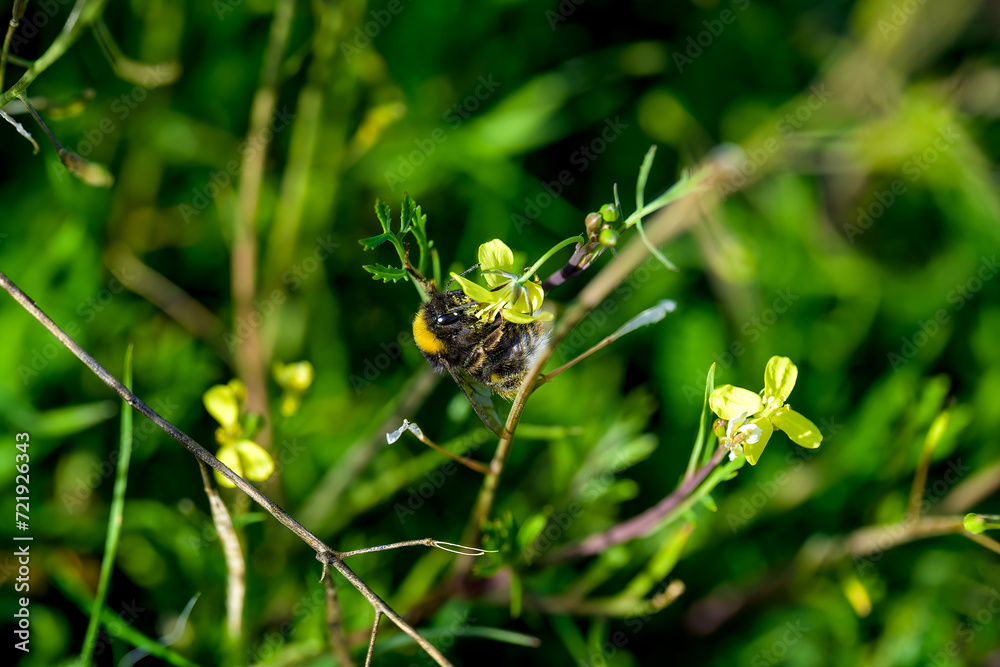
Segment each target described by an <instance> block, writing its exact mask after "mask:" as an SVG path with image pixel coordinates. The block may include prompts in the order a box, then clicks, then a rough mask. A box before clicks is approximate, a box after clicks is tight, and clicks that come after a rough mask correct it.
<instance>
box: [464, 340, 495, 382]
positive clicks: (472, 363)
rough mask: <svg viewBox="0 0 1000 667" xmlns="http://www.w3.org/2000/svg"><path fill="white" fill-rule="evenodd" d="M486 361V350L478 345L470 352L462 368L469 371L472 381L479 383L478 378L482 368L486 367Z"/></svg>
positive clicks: (480, 375)
mask: <svg viewBox="0 0 1000 667" xmlns="http://www.w3.org/2000/svg"><path fill="white" fill-rule="evenodd" d="M488 359H489V357H488V356H486V350H485V349H484V348H483V346H482V345H479V346H477V347H476V348H475V349H474V350H473V351H472V354H470V355H469V356H468V358H467V359H466V360H465V363H464V364H462V366H463V367H464V368H465V370H467V371H469V375H471V376H472V377H473V379H475V380H477V381H480V382H481V381H482V380H480V378H481V377H482V373H483V367H484V366H485V365H486V362H487V360H488Z"/></svg>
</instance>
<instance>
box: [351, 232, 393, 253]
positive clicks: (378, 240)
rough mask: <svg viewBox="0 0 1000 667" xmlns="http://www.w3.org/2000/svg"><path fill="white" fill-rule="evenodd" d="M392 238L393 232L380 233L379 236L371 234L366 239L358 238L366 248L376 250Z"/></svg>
mask: <svg viewBox="0 0 1000 667" xmlns="http://www.w3.org/2000/svg"><path fill="white" fill-rule="evenodd" d="M391 238H392V234H379V235H378V236H369V237H368V238H366V239H358V243H360V244H361V246H362V247H363V248H364V249H365V250H374V249H375V248H377V247H379V246H380V245H382V244H383V243H385V242H386V241H388V240H390V239H391Z"/></svg>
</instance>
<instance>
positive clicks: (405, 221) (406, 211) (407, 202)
mask: <svg viewBox="0 0 1000 667" xmlns="http://www.w3.org/2000/svg"><path fill="white" fill-rule="evenodd" d="M416 206H417V203H416V202H415V201H413V197H411V196H410V193H409V192H407V193H404V194H403V207H402V209H401V210H400V212H399V235H400V236H402V235H403V234H405V233H406V232H408V231H410V229H411V228H412V223H413V218H414V209H415V208H416Z"/></svg>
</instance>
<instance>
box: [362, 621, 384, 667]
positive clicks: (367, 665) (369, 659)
mask: <svg viewBox="0 0 1000 667" xmlns="http://www.w3.org/2000/svg"><path fill="white" fill-rule="evenodd" d="M381 616H382V615H381V614H380V613H379V612H378V611H376V612H375V622H374V623H372V640H371V641H370V642H368V655H367V656H366V657H365V667H371V664H372V653H374V652H375V637H377V636H378V622H379V618H380V617H381Z"/></svg>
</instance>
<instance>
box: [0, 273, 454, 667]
mask: <svg viewBox="0 0 1000 667" xmlns="http://www.w3.org/2000/svg"><path fill="white" fill-rule="evenodd" d="M0 287H3V289H4V290H5V291H6V292H7V293H8V294H10V295H11V296H12V297H13V298H14V300H15V301H17V303H18V304H20V305H21V307H22V308H24V309H25V310H27V311H28V312H29V313H30V314H31V316H32V317H34V318H35V319H36V320H38V321H39V322H40V323H41V324H42V326H44V327H45V328H46V329H47V330H48V331H49V333H51V334H52V335H53V336H55V338H56V339H57V340H58V341H59V342H60V343H62V344H63V346H65V347H66V348H67V349H68V350H69V351H70V352H72V353H73V354H74V355H75V356H76V357H77V358H78V359H79V360H80V361H82V362H83V363H84V365H86V366H87V368H89V369H90V370H91V371H92V372H93V373H94V374H95V375H97V377H99V378H100V379H101V381H102V382H104V383H105V384H106V385H108V386H109V387H110V388H111V389H113V390H114V391H115V393H117V394H118V395H119V396H121V397H122V398H123V399H124V400H125V401H126V402H127V403H128V404H129V405H131V406H132V407H133V408H134V409H135V410H137V411H139V412H140V413H142V414H143V415H145V416H146V417H147V418H148V419H149V420H150V421H152V422H153V423H154V424H156V425H157V426H159V427H160V428H161V429H163V430H164V431H165V432H166V433H167V434H168V435H169V436H170V437H172V438H173V439H174V440H176V441H177V442H179V443H181V445H183V446H184V447H185V448H186V449H187V450H188V451H190V452H191V453H192V454H194V455H195V456H197V457H198V458H199V459H200V460H201V461H203V462H205V463H207V464H208V465H210V466H212V468H214V469H215V470H217V471H219V473H220V474H221V475H222V476H223V477H225V478H226V479H228V480H229V481H231V482H232V483H233V484H234V485H235V486H236V487H237V488H239V489H240V490H241V491H242V492H243V493H245V494H246V495H247V496H249V497H250V498H252V499H253V500H254V501H255V502H256V503H257V504H258V505H260V506H261V507H263V508H264V510H266V511H267V512H268V513H269V514H270V515H271V516H273V517H274V518H275V519H277V520H278V521H279V522H280V523H281V524H282V525H284V526H285V527H286V528H288V529H289V530H291V531H292V532H293V533H295V534H296V535H298V536H299V538H300V539H302V541H303V542H305V543H306V544H308V545H309V546H310V547H312V548H313V550H314V551H315V552H316V558H317V559H318V560H319V561H320V562H322V563H324V564H326V565H329V566H332V567H333V568H334V569H335V570H337V572H339V573H340V574H341V576H343V577H344V578H345V579H347V580H348V581H349V582H350V583H351V585H352V586H354V587H355V588H356V589H357V590H358V591H359V592H360V593H361V594H362V595H363V596H364V597H365V599H366V600H368V603H369V604H370V605H372V607H374V608H375V610H376V612H380V613H382V614H384V615H386V616H388V617H389V619H390V620H391V621H392V622H393V623H394V624H395V625H396V626H397V627H398V628H399V629H400V630H402V631H403V632H404V633H406V634H407V635H408V636H410V637H411V638H412V639H413V640H414V641H415V642H416V643H417V644H418V645H419V646H420V648H422V649H423V650H424V651H426V652H427V654H428V655H430V656H431V657H432V658H433V659H434V660H435V661H436V662H437V663H438V664H439V665H442V666H445V667H450V665H451V663H450V662H449V661H448V659H447V658H445V657H444V655H443V654H442V653H441V652H440V651H439V650H438V649H437V648H436V647H435V646H434V645H433V644H431V643H430V642H429V641H427V640H426V639H425V638H424V637H422V636H421V635H420V634H419V633H418V632H417V631H416V630H414V629H413V627H411V626H410V625H409V624H408V623H407V622H406V621H405V620H404V619H403V618H402V617H401V616H400V615H399V614H397V613H396V612H395V611H393V609H392V608H391V607H390V606H389V605H388V604H386V603H385V601H383V600H382V599H381V598H380V597H379V596H378V595H377V594H376V593H375V592H374V591H373V590H372V589H371V588H369V587H368V585H367V584H366V583H365V582H364V581H362V580H361V578H360V577H358V575H356V574H355V573H354V572H353V571H352V570H351V569H350V568H349V567H348V566H347V565H346V564H345V563H344V561H343V559H341V558H340V554H339V552H337V551H336V550H334V549H332V548H331V547H329V546H328V545H327V544H325V543H324V542H323V541H322V540H320V539H319V538H318V537H316V536H315V535H313V534H312V533H311V532H309V531H308V530H307V529H306V528H305V527H304V526H302V524H300V523H299V522H298V521H296V520H295V519H294V518H292V516H291V515H290V514H288V512H286V511H285V510H283V509H282V508H281V507H279V506H278V505H277V504H276V503H275V502H274V501H272V500H271V499H270V498H268V497H267V496H266V495H264V494H263V493H261V492H260V491H258V490H257V489H256V488H255V487H254V486H252V485H251V484H249V483H248V482H247V481H246V480H244V479H243V478H242V477H240V476H239V475H237V474H236V473H234V472H233V471H232V470H230V469H229V468H228V467H227V466H226V465H225V464H224V463H223V462H222V461H220V460H219V459H217V458H216V457H215V456H213V455H212V454H211V453H210V452H209V451H208V450H206V449H205V448H204V447H202V446H201V445H200V444H198V443H197V442H196V441H195V440H194V439H192V438H191V437H190V436H189V435H187V434H186V433H184V432H183V431H181V430H180V429H178V428H177V427H176V426H174V425H173V424H171V423H170V422H168V421H167V420H166V419H164V418H163V417H162V416H160V414H159V413H157V412H156V411H155V410H153V409H152V408H150V407H149V406H148V405H146V403H145V402H143V401H142V400H141V399H140V398H139V397H138V396H136V395H135V394H133V393H132V392H131V391H129V390H128V389H127V388H126V387H125V385H123V384H122V383H121V382H120V381H119V380H118V379H117V378H116V377H115V376H114V375H112V374H111V373H109V372H108V371H107V369H105V368H104V367H103V366H101V364H99V363H98V362H97V360H95V359H94V358H93V357H92V356H90V354H88V353H87V352H86V351H85V350H84V349H83V348H82V347H80V346H79V345H78V344H77V343H76V341H74V340H73V339H72V338H70V337H69V336H68V335H67V334H66V332H65V331H63V330H62V329H61V328H59V326H58V325H57V324H56V323H55V322H53V321H52V319H51V318H50V317H49V316H48V315H46V314H45V312H44V311H42V309H41V308H39V307H38V305H37V304H35V302H34V301H32V300H31V298H30V297H28V295H27V294H25V293H24V292H23V291H22V290H21V288H19V287H18V286H17V285H15V284H14V283H13V282H12V281H11V280H10V278H8V277H7V276H6V275H5V274H4V273H2V272H0Z"/></svg>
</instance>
